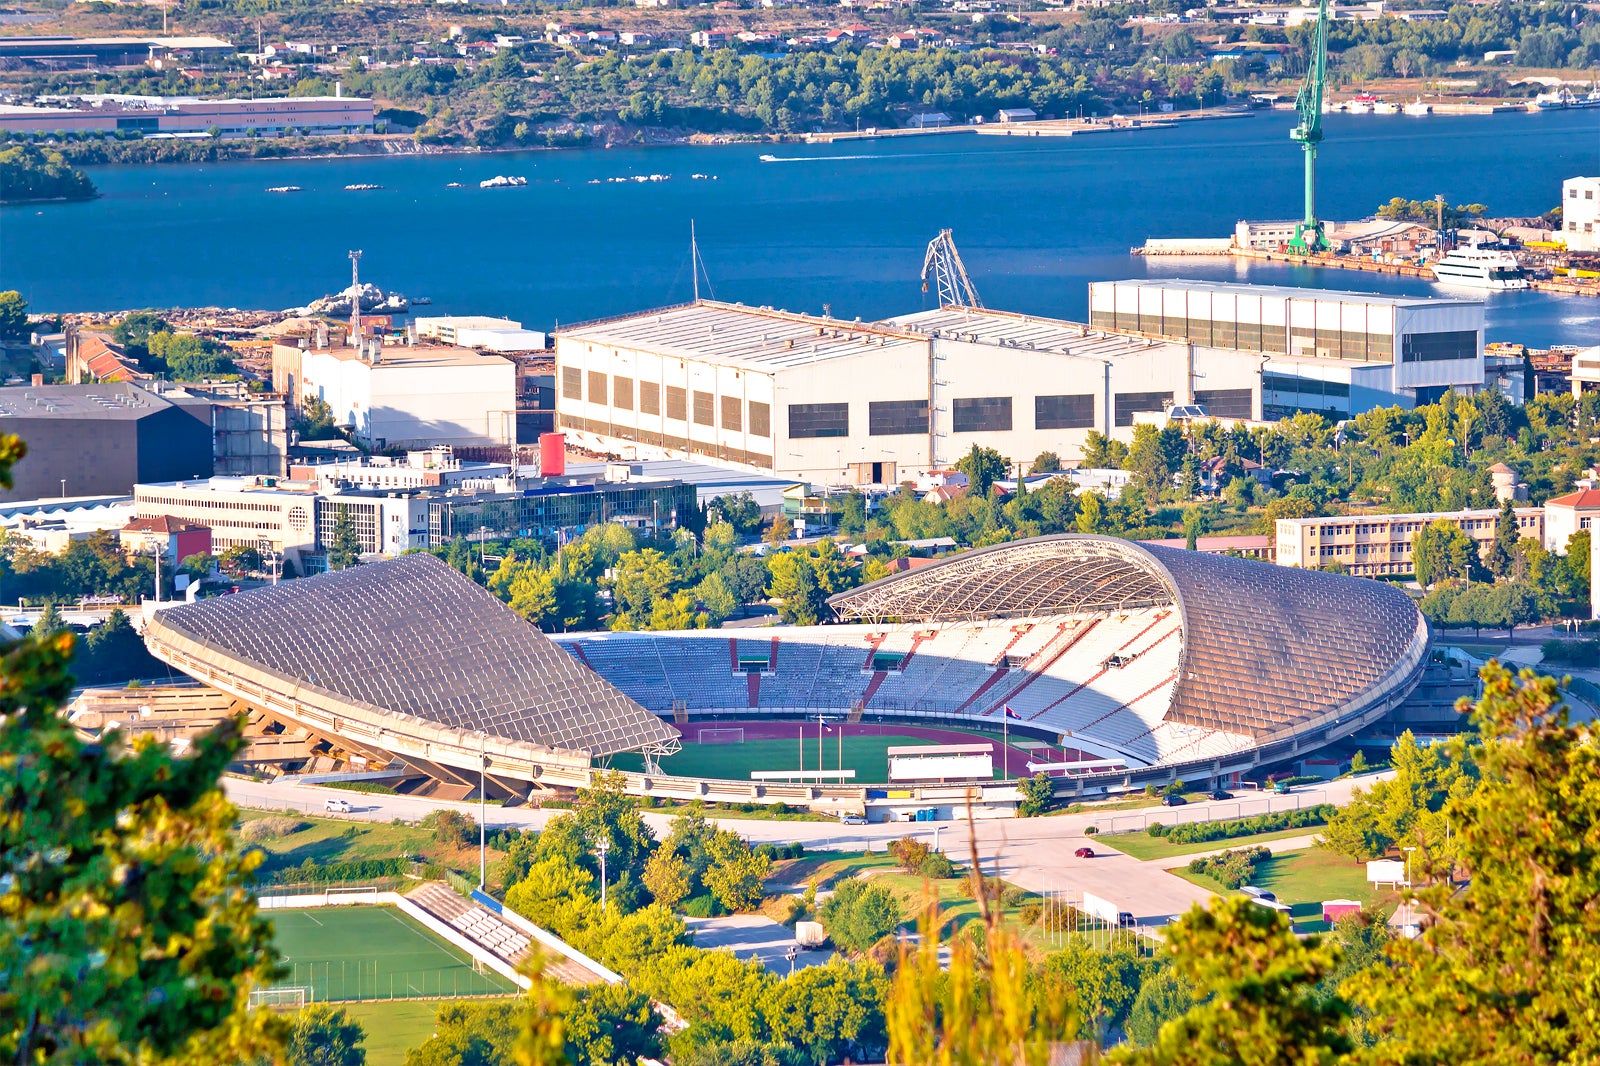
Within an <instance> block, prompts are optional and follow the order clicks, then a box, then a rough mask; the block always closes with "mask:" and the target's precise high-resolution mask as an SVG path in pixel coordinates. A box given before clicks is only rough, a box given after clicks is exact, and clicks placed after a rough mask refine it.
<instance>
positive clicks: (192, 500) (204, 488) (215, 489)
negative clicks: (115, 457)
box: [133, 477, 317, 572]
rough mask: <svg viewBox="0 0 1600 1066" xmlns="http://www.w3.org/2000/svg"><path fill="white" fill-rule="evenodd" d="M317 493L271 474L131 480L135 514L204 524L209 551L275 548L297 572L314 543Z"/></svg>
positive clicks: (268, 549)
mask: <svg viewBox="0 0 1600 1066" xmlns="http://www.w3.org/2000/svg"><path fill="white" fill-rule="evenodd" d="M316 500H317V496H316V493H314V492H311V491H309V490H308V489H301V488H297V487H296V486H295V483H293V482H290V481H286V480H285V479H282V478H272V477H211V478H200V479H194V480H188V481H171V482H165V483H158V484H149V485H135V486H134V489H133V506H134V516H135V517H136V518H162V517H167V518H175V519H178V520H179V521H182V522H190V523H193V524H195V525H202V526H207V527H209V528H210V530H211V547H212V551H214V552H217V553H218V554H221V553H222V552H224V551H227V550H228V549H229V548H255V549H256V550H258V551H261V552H263V553H266V552H279V553H282V555H283V557H284V559H285V560H286V561H287V562H289V563H291V564H293V566H294V567H296V568H297V569H299V570H300V571H301V572H303V571H304V565H305V559H304V556H305V555H306V554H307V553H308V552H311V551H312V550H314V548H315V546H316V516H317V512H316Z"/></svg>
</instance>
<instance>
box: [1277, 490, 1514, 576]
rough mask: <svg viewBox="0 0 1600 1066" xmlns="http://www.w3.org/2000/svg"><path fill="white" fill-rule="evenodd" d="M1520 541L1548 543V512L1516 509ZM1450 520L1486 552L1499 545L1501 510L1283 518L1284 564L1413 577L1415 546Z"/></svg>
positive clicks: (1279, 533)
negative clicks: (1422, 536)
mask: <svg viewBox="0 0 1600 1066" xmlns="http://www.w3.org/2000/svg"><path fill="white" fill-rule="evenodd" d="M1516 516H1517V532H1518V539H1519V540H1520V539H1523V538H1528V539H1531V540H1534V541H1537V542H1538V543H1540V544H1543V543H1544V542H1545V532H1544V511H1543V509H1541V508H1538V507H1518V508H1517V509H1516ZM1440 519H1444V520H1445V521H1447V522H1450V523H1451V524H1452V525H1455V526H1456V527H1457V528H1459V529H1461V530H1462V531H1463V532H1465V533H1466V534H1467V536H1469V537H1471V538H1472V539H1473V540H1474V541H1476V542H1477V544H1478V550H1479V552H1480V553H1482V552H1485V551H1487V550H1488V547H1489V545H1490V544H1492V543H1493V542H1494V535H1495V526H1496V524H1497V523H1498V522H1499V519H1500V512H1499V510H1497V509H1492V508H1491V509H1487V510H1482V511H1449V512H1433V513H1429V514H1366V515H1335V516H1333V517H1331V518H1280V519H1278V522H1277V529H1276V531H1275V532H1276V537H1275V542H1276V548H1275V550H1276V554H1277V561H1278V565H1279V566H1298V567H1305V568H1310V569H1316V568H1318V567H1325V566H1329V565H1331V564H1333V563H1339V564H1340V565H1341V566H1343V567H1344V568H1345V570H1346V571H1347V572H1348V573H1350V574H1351V575H1353V576H1355V577H1380V576H1383V575H1386V574H1409V573H1412V570H1413V567H1412V563H1411V544H1412V542H1413V541H1414V540H1415V539H1416V535H1417V534H1418V533H1420V532H1422V531H1423V530H1424V529H1426V528H1427V527H1428V526H1429V525H1430V524H1432V523H1434V522H1437V521H1439V520H1440Z"/></svg>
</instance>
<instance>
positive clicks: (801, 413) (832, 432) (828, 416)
mask: <svg viewBox="0 0 1600 1066" xmlns="http://www.w3.org/2000/svg"><path fill="white" fill-rule="evenodd" d="M849 435H850V405H849V404H847V403H792V404H790V405H789V436H791V437H796V438H801V439H804V438H809V437H848V436H849Z"/></svg>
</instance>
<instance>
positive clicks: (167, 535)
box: [117, 515, 212, 566]
mask: <svg viewBox="0 0 1600 1066" xmlns="http://www.w3.org/2000/svg"><path fill="white" fill-rule="evenodd" d="M117 537H118V539H119V540H120V541H121V543H122V550H123V551H125V552H127V553H128V554H129V555H152V554H155V553H156V552H160V553H161V561H162V562H164V563H170V564H172V565H173V566H176V565H177V564H178V563H181V562H183V560H185V559H187V558H189V557H190V556H191V555H210V554H211V547H212V545H211V527H210V526H202V525H200V524H198V523H196V522H185V521H183V520H182V519H178V518H171V517H169V516H167V515H160V516H158V517H155V518H134V519H131V520H130V521H129V522H128V524H127V525H125V526H123V527H122V529H121V530H119V531H118V533H117Z"/></svg>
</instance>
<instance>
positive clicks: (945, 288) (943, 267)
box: [922, 229, 983, 310]
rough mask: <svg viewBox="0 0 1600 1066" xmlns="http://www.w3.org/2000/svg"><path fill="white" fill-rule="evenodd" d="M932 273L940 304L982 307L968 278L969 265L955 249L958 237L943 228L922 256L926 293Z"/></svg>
mask: <svg viewBox="0 0 1600 1066" xmlns="http://www.w3.org/2000/svg"><path fill="white" fill-rule="evenodd" d="M930 273H931V274H932V275H933V280H934V284H935V285H937V286H938V289H939V306H940V307H973V308H978V309H980V310H981V309H982V308H983V301H982V300H980V299H978V290H977V289H975V288H973V286H972V279H971V278H969V277H967V265H966V264H965V263H963V262H962V261H961V253H960V252H958V251H956V242H955V238H954V237H952V236H951V235H950V231H949V230H947V229H942V230H940V231H939V235H938V236H937V237H935V238H934V239H933V240H931V241H929V242H928V254H927V255H925V256H923V257H922V291H923V292H927V291H928V275H929V274H930Z"/></svg>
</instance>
